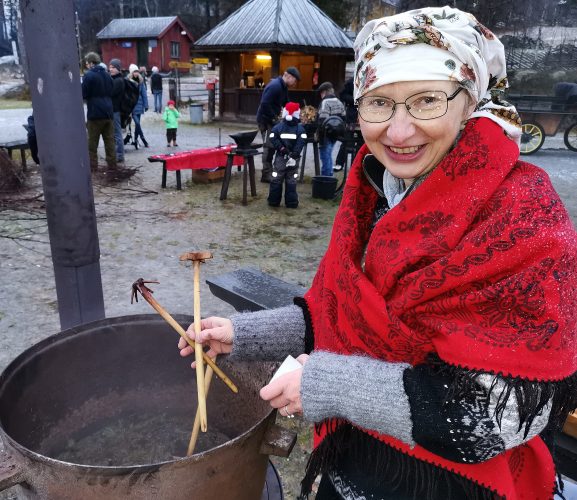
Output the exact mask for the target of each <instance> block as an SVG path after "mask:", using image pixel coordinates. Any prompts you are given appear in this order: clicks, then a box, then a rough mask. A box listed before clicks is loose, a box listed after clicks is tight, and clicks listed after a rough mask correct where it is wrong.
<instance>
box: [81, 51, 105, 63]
mask: <svg viewBox="0 0 577 500" xmlns="http://www.w3.org/2000/svg"><path fill="white" fill-rule="evenodd" d="M84 60H85V61H86V62H87V63H91V64H100V61H101V59H100V56H99V55H98V54H97V53H96V52H89V53H88V54H86V55H85V56H84Z"/></svg>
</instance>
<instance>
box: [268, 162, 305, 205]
mask: <svg viewBox="0 0 577 500" xmlns="http://www.w3.org/2000/svg"><path fill="white" fill-rule="evenodd" d="M287 160H288V157H284V156H282V155H280V154H278V153H277V155H276V156H275V159H274V167H273V172H272V175H271V181H270V187H269V191H268V198H267V201H268V204H269V205H270V206H271V207H278V206H279V205H280V203H281V201H282V190H283V184H284V188H285V190H284V203H285V206H286V207H287V208H297V207H298V206H299V195H298V193H297V178H298V172H299V163H298V161H297V162H296V164H295V165H292V166H287Z"/></svg>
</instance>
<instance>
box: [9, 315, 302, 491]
mask: <svg viewBox="0 0 577 500" xmlns="http://www.w3.org/2000/svg"><path fill="white" fill-rule="evenodd" d="M176 319H177V321H179V322H180V323H181V324H182V325H183V326H186V325H188V324H190V323H191V321H192V318H190V317H184V316H181V317H176ZM177 340H178V335H176V334H175V332H174V331H173V330H172V329H171V328H170V327H169V326H168V325H167V324H166V323H165V322H164V321H163V320H162V319H161V318H160V317H159V316H155V315H139V316H126V317H120V318H112V319H105V320H101V321H97V322H94V323H91V324H88V325H83V326H80V327H76V328H73V329H70V330H67V331H64V332H61V333H59V334H57V335H54V336H52V337H50V338H48V339H45V340H44V341H42V342H40V343H38V344H36V345H35V346H33V347H32V348H30V349H29V350H27V351H25V352H24V353H23V354H21V355H20V356H19V357H18V358H16V359H15V360H14V361H13V362H12V363H11V364H10V365H9V366H8V368H7V369H6V370H5V371H4V373H3V374H2V376H1V377H0V436H1V437H2V439H3V440H4V442H5V444H6V451H7V453H6V454H5V455H4V456H3V458H2V460H0V490H3V489H6V488H8V487H9V486H11V485H13V484H20V485H21V486H22V487H23V488H21V489H22V490H23V491H25V492H26V496H27V498H48V499H59V500H61V499H62V500H64V499H79V498H82V499H83V500H87V499H106V500H111V499H115V498H122V499H126V498H131V499H148V498H159V499H160V498H162V499H169V500H178V499H190V498H194V499H195V500H204V499H206V500H209V499H210V500H214V499H215V498H218V499H243V500H244V499H246V500H253V499H260V498H261V494H262V491H263V485H264V480H265V474H266V471H267V464H268V457H267V455H266V454H263V453H262V452H264V453H273V452H274V451H275V450H276V451H279V454H284V455H285V456H286V454H288V452H289V451H290V447H291V444H290V439H287V440H286V444H285V445H284V449H281V450H279V448H275V445H278V439H277V442H276V443H275V444H274V445H273V444H271V442H270V441H271V439H273V435H274V434H275V433H278V428H277V427H276V426H274V417H275V414H274V412H271V409H270V406H269V405H268V404H267V403H265V402H263V401H262V400H261V399H260V398H259V396H258V391H259V389H260V388H261V387H262V386H263V385H264V384H266V382H267V381H268V380H269V378H270V376H271V375H272V372H273V371H274V368H275V366H274V365H273V364H268V363H250V364H241V363H230V362H228V361H226V360H224V359H223V360H222V361H219V366H221V367H222V369H223V370H224V371H225V373H227V374H228V375H229V376H230V377H231V378H232V379H233V381H234V382H235V383H236V384H237V386H238V387H239V393H238V394H233V393H232V392H231V391H230V390H229V389H228V387H226V386H225V385H224V384H223V383H222V382H221V381H220V380H219V379H218V378H216V377H215V379H214V381H213V383H212V386H211V390H210V393H209V397H208V424H209V433H207V435H203V434H202V433H201V438H200V439H199V443H198V445H197V452H196V453H195V454H194V455H193V456H191V457H185V455H186V447H187V444H188V438H189V436H190V431H191V429H192V423H193V421H194V414H195V412H196V382H195V378H194V370H191V368H190V360H189V359H181V358H180V357H179V355H178V352H177V349H176V344H177ZM276 437H277V438H278V436H276ZM281 441H282V439H281ZM293 443H294V441H293Z"/></svg>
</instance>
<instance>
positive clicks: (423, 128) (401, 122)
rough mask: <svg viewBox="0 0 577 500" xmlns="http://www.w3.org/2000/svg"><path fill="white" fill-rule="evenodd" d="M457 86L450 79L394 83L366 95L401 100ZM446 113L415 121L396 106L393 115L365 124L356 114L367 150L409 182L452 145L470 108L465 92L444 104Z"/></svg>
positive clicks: (471, 106)
mask: <svg viewBox="0 0 577 500" xmlns="http://www.w3.org/2000/svg"><path fill="white" fill-rule="evenodd" d="M456 89H457V86H456V84H455V83H454V82H450V81H418V82H397V83H390V84H387V85H383V86H381V87H377V88H376V89H373V90H371V91H370V92H368V93H367V94H365V95H366V96H378V97H387V98H389V99H393V100H394V101H395V102H401V103H402V102H403V101H404V100H405V99H407V98H408V97H410V96H412V95H414V94H416V93H418V92H425V91H429V90H442V91H444V92H445V93H446V94H447V95H451V94H453V92H454V91H455V90H456ZM448 105H449V107H448V109H447V113H446V114H445V115H443V116H441V117H439V118H435V119H433V120H418V119H416V118H414V117H413V116H411V115H410V114H409V113H408V112H407V108H406V107H405V106H404V105H403V104H400V105H397V106H396V109H395V113H394V114H393V117H392V118H391V119H390V120H388V121H386V122H382V123H369V122H366V121H364V120H363V118H362V117H361V116H359V123H360V126H361V132H362V134H363V137H364V139H365V143H366V145H367V146H368V148H369V149H370V151H371V153H373V154H374V155H375V157H376V158H377V159H378V160H379V161H380V162H381V163H382V164H383V165H384V166H385V167H386V169H387V170H388V171H389V172H390V173H391V174H393V175H394V176H395V177H398V178H401V179H404V180H405V184H407V185H408V184H410V183H412V182H413V180H414V179H415V178H417V177H419V176H421V175H423V174H425V173H426V172H429V171H430V170H432V169H433V168H434V167H435V166H436V165H437V164H438V163H439V162H440V161H441V159H442V158H443V157H444V156H445V155H446V154H447V152H448V151H449V149H450V148H451V147H452V146H453V144H454V142H455V139H456V138H457V135H458V133H459V130H460V128H461V123H462V122H463V120H465V119H466V118H468V117H469V115H470V114H471V113H472V111H473V107H474V103H473V102H472V100H471V99H470V98H469V96H468V94H467V92H460V93H459V94H458V95H457V96H456V97H455V98H454V99H453V100H452V101H449V103H448Z"/></svg>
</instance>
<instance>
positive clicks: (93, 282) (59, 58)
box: [20, 0, 105, 329]
mask: <svg viewBox="0 0 577 500" xmlns="http://www.w3.org/2000/svg"><path fill="white" fill-rule="evenodd" d="M20 6H21V9H22V25H23V30H24V42H25V44H26V50H27V54H28V67H29V74H30V90H31V94H32V107H33V109H34V122H35V125H36V131H37V136H38V150H39V156H40V165H41V169H42V184H43V187H44V198H45V200H46V216H47V220H48V233H49V236H50V248H51V251H52V262H53V265H54V276H55V279H56V294H57V297H58V311H59V313H60V324H61V326H62V328H63V329H65V328H69V327H72V326H75V325H79V324H82V323H87V322H89V321H94V320H97V319H101V318H104V316H105V315H104V298H103V295H102V281H101V276H100V262H99V261H100V247H99V244H98V231H97V228H96V213H95V209H94V197H93V193H92V182H91V178H90V163H89V160H88V143H87V137H86V127H85V122H84V108H83V105H82V91H81V86H80V73H79V61H78V52H77V44H76V35H75V15H74V6H73V0H51V1H49V2H47V1H46V0H25V1H21V2H20Z"/></svg>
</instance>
